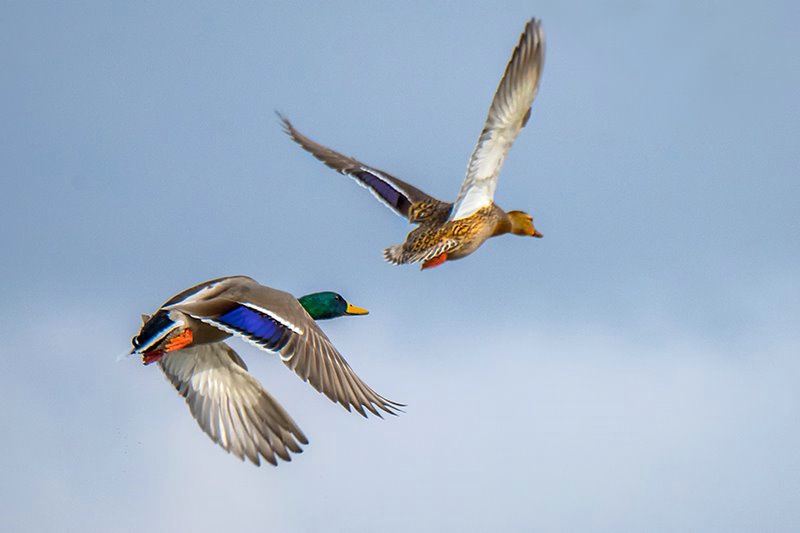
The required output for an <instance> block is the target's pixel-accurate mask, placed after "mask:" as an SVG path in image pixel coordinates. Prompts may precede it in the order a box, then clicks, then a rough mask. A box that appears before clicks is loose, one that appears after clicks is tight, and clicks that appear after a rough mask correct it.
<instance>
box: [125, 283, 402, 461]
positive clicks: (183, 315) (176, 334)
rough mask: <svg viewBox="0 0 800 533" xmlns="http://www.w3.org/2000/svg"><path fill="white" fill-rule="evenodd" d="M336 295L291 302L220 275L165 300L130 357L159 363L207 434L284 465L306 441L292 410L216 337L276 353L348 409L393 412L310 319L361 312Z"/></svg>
mask: <svg viewBox="0 0 800 533" xmlns="http://www.w3.org/2000/svg"><path fill="white" fill-rule="evenodd" d="M365 314H367V310H366V309H362V308H360V307H356V306H354V305H351V304H349V303H347V302H346V301H345V300H344V298H342V297H341V296H340V295H338V294H336V293H333V292H320V293H314V294H309V295H307V296H303V297H302V298H295V297H294V296H292V295H291V294H289V293H287V292H283V291H279V290H276V289H272V288H270V287H265V286H263V285H260V284H258V283H257V282H256V281H254V280H253V279H251V278H248V277H246V276H232V277H226V278H219V279H215V280H211V281H207V282H205V283H201V284H199V285H196V286H194V287H192V288H190V289H187V290H185V291H183V292H181V293H180V294H178V295H177V296H174V297H172V298H170V299H169V301H167V302H166V303H165V304H164V305H162V306H161V307H160V308H159V310H158V311H156V313H155V314H154V315H152V316H147V315H143V316H142V320H143V322H144V325H143V326H142V329H141V330H140V331H139V334H138V335H137V336H135V337H134V338H133V339H132V343H133V351H132V352H131V353H132V354H138V355H141V356H142V362H143V363H144V364H146V365H147V364H150V363H154V362H158V365H159V366H160V367H161V370H163V371H164V374H165V375H166V376H167V378H168V379H169V380H170V381H171V382H172V384H173V385H174V386H175V388H176V389H178V392H179V393H180V394H181V395H182V396H183V397H185V398H186V403H187V404H188V405H189V410H190V411H191V413H192V416H194V418H195V419H196V420H197V423H198V424H200V427H201V428H202V429H203V431H205V432H206V433H207V434H208V436H210V437H211V439H212V440H213V441H214V442H216V443H218V444H219V445H220V446H222V447H223V448H225V450H227V451H228V452H232V453H233V454H234V455H236V456H237V457H239V458H240V459H242V460H243V459H244V457H245V456H246V457H247V458H248V459H250V461H252V462H253V463H255V464H256V465H258V464H260V459H259V456H261V457H263V458H264V459H266V460H267V461H268V462H270V463H271V464H273V465H275V464H277V461H276V459H275V455H277V456H278V457H280V458H281V459H283V460H285V461H290V460H291V457H290V456H289V451H292V452H295V453H300V452H301V451H302V450H301V449H300V444H308V439H306V436H305V435H303V432H302V431H301V430H300V428H299V427H297V424H295V422H294V421H293V420H292V419H291V417H290V416H289V414H288V413H287V412H286V411H285V410H284V409H283V408H282V407H281V406H280V404H279V403H278V402H277V401H276V400H275V399H274V398H273V397H272V396H270V394H269V393H268V392H267V391H266V390H264V388H263V387H262V386H261V384H260V383H259V382H258V381H256V380H255V378H253V377H252V376H251V375H250V374H249V373H248V372H247V366H246V365H245V363H244V361H242V359H241V358H240V357H239V356H238V355H237V354H236V352H235V351H233V349H232V348H231V347H229V346H228V345H227V344H225V343H224V342H222V341H223V340H225V339H226V338H228V337H230V336H231V335H237V336H239V337H242V338H243V339H244V340H246V341H247V342H249V343H250V344H253V345H254V346H256V347H257V348H260V349H262V350H265V351H268V352H274V353H277V354H278V355H280V357H281V360H282V361H283V362H284V364H286V366H288V367H289V368H291V369H292V370H294V371H295V372H296V373H297V375H299V376H300V377H301V378H302V379H303V381H308V382H309V383H311V385H312V386H313V387H314V388H315V389H317V390H318V391H320V392H322V393H324V394H325V395H326V396H327V397H328V398H330V399H331V400H333V401H334V402H337V403H340V404H341V405H342V406H343V407H344V408H345V409H347V410H348V411H349V410H350V408H351V407H353V408H354V409H355V410H356V411H358V412H359V413H360V414H361V415H363V416H364V417H366V416H367V414H366V412H365V410H364V409H365V408H366V409H367V410H369V411H370V412H372V413H373V414H375V415H377V416H379V417H380V416H381V415H380V412H379V411H378V409H380V410H383V411H385V412H387V413H390V414H396V411H397V410H398V408H399V407H401V404H398V403H395V402H393V401H390V400H387V399H386V398H384V397H382V396H381V395H379V394H378V393H376V392H375V391H373V390H372V389H371V388H370V387H369V386H368V385H367V384H366V383H364V382H363V381H361V378H359V377H358V376H357V375H356V373H355V372H353V370H352V369H351V368H350V365H348V364H347V362H346V361H345V360H344V358H343V357H342V355H341V354H340V353H339V352H338V351H337V350H336V348H335V347H334V346H333V344H332V343H331V341H330V340H329V339H328V337H327V336H325V333H323V332H322V330H321V329H320V327H319V326H318V325H317V323H316V322H315V320H322V319H327V318H336V317H339V316H344V315H365Z"/></svg>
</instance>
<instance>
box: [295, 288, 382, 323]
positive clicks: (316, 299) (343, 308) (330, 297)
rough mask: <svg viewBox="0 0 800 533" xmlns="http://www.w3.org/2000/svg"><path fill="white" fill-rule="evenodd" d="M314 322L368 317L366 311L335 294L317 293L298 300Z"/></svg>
mask: <svg viewBox="0 0 800 533" xmlns="http://www.w3.org/2000/svg"><path fill="white" fill-rule="evenodd" d="M297 301H298V302H300V305H302V306H303V308H305V310H306V311H307V312H308V314H309V315H311V318H313V319H314V320H325V319H328V318H337V317H340V316H345V315H366V314H368V313H369V311H367V310H366V309H363V308H361V307H356V306H355V305H353V304H350V303H348V302H347V300H345V299H344V298H342V296H341V295H340V294H337V293H335V292H330V291H326V292H315V293H313V294H307V295H305V296H301V297H300V298H298V299H297Z"/></svg>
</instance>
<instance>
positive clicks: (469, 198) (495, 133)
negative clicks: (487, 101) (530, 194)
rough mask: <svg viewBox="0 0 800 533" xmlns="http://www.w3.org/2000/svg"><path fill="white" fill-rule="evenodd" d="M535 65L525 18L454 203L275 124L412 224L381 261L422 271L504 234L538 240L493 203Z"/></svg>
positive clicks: (522, 220) (539, 44)
mask: <svg viewBox="0 0 800 533" xmlns="http://www.w3.org/2000/svg"><path fill="white" fill-rule="evenodd" d="M543 63H544V33H543V31H542V27H541V24H540V23H539V21H538V20H536V19H531V20H530V21H529V22H528V23H527V24H526V25H525V30H524V31H523V32H522V36H521V37H520V40H519V44H517V47H516V48H515V49H514V52H513V53H512V54H511V60H510V61H509V62H508V66H507V67H506V70H505V74H503V78H502V79H501V80H500V85H499V86H498V88H497V91H496V92H495V95H494V100H492V105H491V106H490V107H489V116H488V118H487V119H486V123H485V125H484V127H483V131H482V132H481V135H480V137H479V138H478V144H477V146H476V147H475V150H474V151H473V152H472V157H471V158H470V161H469V165H468V166H467V176H466V178H465V179H464V183H463V184H462V185H461V190H460V191H459V193H458V198H457V199H456V201H455V203H454V204H450V203H446V202H442V201H440V200H437V199H436V198H433V197H432V196H430V195H428V194H425V193H424V192H422V191H420V190H419V189H417V188H416V187H412V186H411V185H409V184H408V183H406V182H404V181H401V180H399V179H397V178H395V177H394V176H392V175H390V174H387V173H386V172H383V171H382V170H378V169H376V168H373V167H370V166H368V165H365V164H364V163H361V162H360V161H357V160H356V159H353V158H351V157H347V156H344V155H342V154H340V153H338V152H335V151H333V150H331V149H330V148H326V147H325V146H322V145H321V144H318V143H316V142H314V141H312V140H311V139H309V138H308V137H306V136H304V135H303V134H301V133H300V132H299V131H297V130H296V129H295V128H294V126H292V124H291V122H289V121H288V120H287V119H286V118H285V117H282V116H281V117H280V118H281V120H282V121H283V125H284V128H285V130H286V132H287V133H288V134H289V135H290V136H291V137H292V139H294V141H295V142H297V144H299V145H300V146H302V147H303V148H304V149H306V150H307V151H309V152H311V154H312V155H313V156H314V157H316V158H317V159H319V160H320V161H322V162H323V163H325V164H326V165H327V166H329V167H331V168H332V169H334V170H336V171H338V172H340V173H342V174H346V175H348V176H351V177H352V178H354V179H355V180H356V182H357V183H359V184H360V185H362V186H364V187H366V188H367V189H369V190H370V192H372V194H373V195H374V196H375V197H376V198H377V199H378V200H380V201H381V202H382V203H383V204H385V205H386V206H387V207H389V208H390V209H392V210H393V211H394V212H395V213H397V214H398V215H400V216H403V217H406V218H407V219H408V221H409V222H411V223H412V224H418V225H419V227H417V228H416V229H414V230H413V231H412V232H411V233H409V234H408V236H407V237H406V241H405V242H404V243H403V244H399V245H396V246H391V247H389V248H387V249H386V250H385V251H384V257H385V258H386V260H387V261H389V262H391V263H394V264H401V263H415V262H418V261H421V262H422V268H423V269H424V268H430V267H434V266H437V265H440V264H442V263H443V262H445V261H448V260H453V259H461V258H462V257H465V256H467V255H469V254H471V253H472V252H474V251H475V250H476V249H478V247H479V246H480V245H481V244H483V243H484V241H486V239H488V238H489V237H494V236H496V235H502V234H504V233H513V234H514V235H526V236H531V237H541V236H542V234H541V233H539V232H538V231H537V230H536V228H534V226H533V217H531V215H529V214H528V213H525V212H523V211H508V212H506V211H503V210H502V209H501V208H500V207H498V206H497V205H496V204H495V203H494V201H493V198H494V190H495V187H496V186H497V177H498V175H499V174H500V167H501V166H502V165H503V161H504V160H505V158H506V154H507V153H508V150H509V149H510V148H511V145H512V144H513V143H514V139H516V137H517V134H519V131H520V130H521V129H522V128H523V127H525V125H526V124H527V122H528V118H529V117H530V114H531V104H532V103H533V98H534V97H535V96H536V90H537V87H538V84H539V76H540V74H541V71H542V65H543Z"/></svg>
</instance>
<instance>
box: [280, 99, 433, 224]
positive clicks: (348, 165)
mask: <svg viewBox="0 0 800 533" xmlns="http://www.w3.org/2000/svg"><path fill="white" fill-rule="evenodd" d="M278 117H280V119H281V121H282V122H283V129H284V131H286V133H287V134H288V135H289V136H290V137H291V138H292V140H294V142H296V143H297V144H299V145H300V146H301V147H302V148H303V149H305V150H306V151H308V152H310V153H311V155H313V156H314V157H316V158H317V159H319V160H320V161H322V162H323V163H325V164H326V165H327V166H329V167H330V168H332V169H333V170H335V171H337V172H339V173H340V174H344V175H346V176H350V177H351V178H353V179H354V180H355V181H356V183H358V184H359V185H361V186H362V187H365V188H366V189H368V190H369V191H370V192H371V193H372V195H373V196H375V198H377V199H378V201H380V202H381V203H382V204H383V205H385V206H386V207H388V208H389V209H391V210H392V211H394V212H395V213H397V214H398V215H400V216H402V217H405V218H409V208H410V207H411V206H412V205H413V204H415V203H418V202H434V203H435V202H439V200H436V199H435V198H433V197H432V196H429V195H427V194H425V193H424V192H422V191H420V190H419V189H417V188H416V187H414V186H412V185H409V184H408V183H406V182H404V181H402V180H399V179H397V178H395V177H394V176H392V175H390V174H387V173H386V172H384V171H382V170H378V169H376V168H372V167H370V166H368V165H365V164H364V163H362V162H360V161H358V160H356V159H353V158H352V157H347V156H345V155H342V154H340V153H339V152H336V151H334V150H331V149H330V148H327V147H325V146H322V145H321V144H319V143H316V142H314V141H312V140H311V139H309V138H308V137H306V136H305V135H303V134H302V133H300V132H299V131H297V129H295V127H294V126H293V125H292V123H291V122H289V119H287V118H286V117H284V116H283V115H281V114H280V113H278ZM440 203H442V202H440Z"/></svg>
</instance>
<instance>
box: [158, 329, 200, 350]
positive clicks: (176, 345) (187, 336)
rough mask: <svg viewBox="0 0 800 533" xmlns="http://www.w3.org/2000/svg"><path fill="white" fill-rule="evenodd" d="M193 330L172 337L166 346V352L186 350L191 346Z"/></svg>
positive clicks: (186, 330)
mask: <svg viewBox="0 0 800 533" xmlns="http://www.w3.org/2000/svg"><path fill="white" fill-rule="evenodd" d="M193 337H194V336H193V335H192V330H190V329H185V330H183V331H181V332H180V333H178V334H177V335H175V336H174V337H172V338H171V339H170V340H169V341H168V342H167V344H166V345H164V351H165V352H174V351H176V350H180V349H181V348H186V347H187V346H189V345H190V344H192V339H193Z"/></svg>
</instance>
